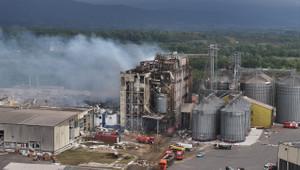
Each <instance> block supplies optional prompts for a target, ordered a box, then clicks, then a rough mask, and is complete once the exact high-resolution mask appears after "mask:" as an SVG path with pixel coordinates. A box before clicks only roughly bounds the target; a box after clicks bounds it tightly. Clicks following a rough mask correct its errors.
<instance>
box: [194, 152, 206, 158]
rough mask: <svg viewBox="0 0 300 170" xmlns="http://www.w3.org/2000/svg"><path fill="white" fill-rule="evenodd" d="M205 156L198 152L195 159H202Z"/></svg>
mask: <svg viewBox="0 0 300 170" xmlns="http://www.w3.org/2000/svg"><path fill="white" fill-rule="evenodd" d="M204 156H205V153H204V152H199V153H198V154H197V155H196V157H197V158H203V157H204Z"/></svg>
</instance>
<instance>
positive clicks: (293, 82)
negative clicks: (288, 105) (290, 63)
mask: <svg viewBox="0 0 300 170" xmlns="http://www.w3.org/2000/svg"><path fill="white" fill-rule="evenodd" d="M278 84H284V85H286V86H300V76H299V75H292V76H289V77H286V78H284V79H282V80H281V81H279V82H278Z"/></svg>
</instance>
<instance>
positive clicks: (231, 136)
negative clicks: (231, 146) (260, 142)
mask: <svg viewBox="0 0 300 170" xmlns="http://www.w3.org/2000/svg"><path fill="white" fill-rule="evenodd" d="M245 116H246V115H245V111H244V110H243V108H241V106H240V104H236V103H232V104H230V105H227V106H226V107H225V108H223V109H222V110H221V133H220V136H221V140H222V141H225V142H242V141H244V140H245V139H246V131H247V130H246V125H245V124H246V117H245Z"/></svg>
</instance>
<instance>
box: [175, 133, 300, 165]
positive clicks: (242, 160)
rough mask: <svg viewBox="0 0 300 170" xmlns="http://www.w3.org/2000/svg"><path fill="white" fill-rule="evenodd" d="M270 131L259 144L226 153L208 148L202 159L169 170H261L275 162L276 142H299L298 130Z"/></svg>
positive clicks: (186, 161) (236, 147)
mask: <svg viewBox="0 0 300 170" xmlns="http://www.w3.org/2000/svg"><path fill="white" fill-rule="evenodd" d="M270 131H271V134H270V137H266V136H265V135H262V136H261V137H260V142H258V143H256V144H254V145H252V146H234V147H233V148H232V150H228V151H226V150H214V149H212V148H210V149H207V150H206V155H205V157H204V158H192V159H190V160H185V161H183V162H180V163H176V164H174V165H173V166H172V167H171V168H170V170H183V169H184V170H224V169H225V167H226V166H231V167H233V168H238V167H243V168H245V169H246V170H262V169H263V166H264V164H265V163H267V162H273V163H275V162H276V161H277V152H278V148H277V144H278V142H282V141H300V129H282V128H273V129H271V130H270ZM265 144H266V145H265Z"/></svg>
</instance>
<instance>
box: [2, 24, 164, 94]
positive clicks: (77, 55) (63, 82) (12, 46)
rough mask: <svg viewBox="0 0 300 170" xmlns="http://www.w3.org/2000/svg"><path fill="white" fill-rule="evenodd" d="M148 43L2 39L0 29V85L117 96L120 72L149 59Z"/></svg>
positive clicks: (26, 36)
mask: <svg viewBox="0 0 300 170" xmlns="http://www.w3.org/2000/svg"><path fill="white" fill-rule="evenodd" d="M160 51H161V49H160V48H159V47H158V46H156V45H153V44H141V45H137V44H133V43H120V42H118V41H114V40H110V39H103V38H99V37H86V36H84V35H77V36H74V37H72V38H63V37H59V36H35V35H33V34H31V33H29V32H25V33H24V32H23V33H17V34H16V35H6V33H3V32H1V30H0V80H1V81H0V87H11V86H16V85H28V84H29V82H30V84H31V85H32V86H35V85H36V86H46V85H47V86H48V85H55V86H63V87H65V88H67V89H76V90H88V91H91V92H92V93H93V94H94V95H95V97H97V98H100V99H107V98H118V94H119V74H120V71H124V70H127V69H130V68H132V67H134V66H135V65H137V64H138V63H139V62H140V61H141V60H145V59H149V58H152V57H154V55H155V53H157V52H160Z"/></svg>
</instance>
